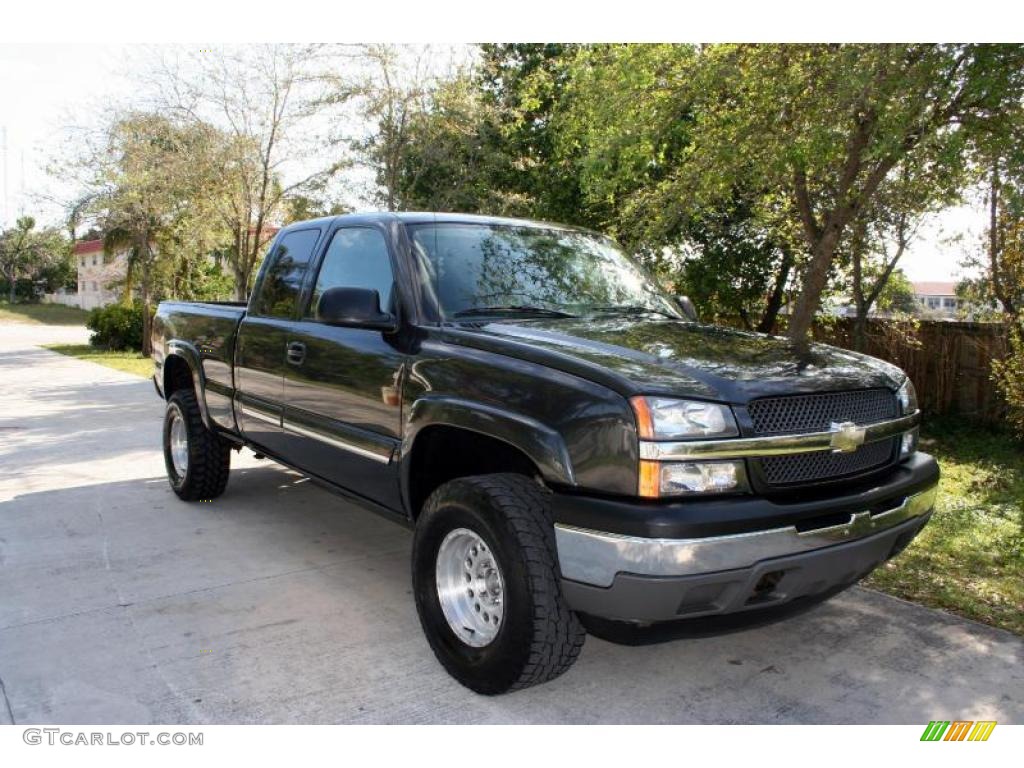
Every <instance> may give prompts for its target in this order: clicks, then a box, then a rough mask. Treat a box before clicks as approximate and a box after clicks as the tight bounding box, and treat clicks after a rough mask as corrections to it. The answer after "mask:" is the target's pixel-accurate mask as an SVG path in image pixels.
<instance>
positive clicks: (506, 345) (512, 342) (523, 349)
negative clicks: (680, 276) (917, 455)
mask: <svg viewBox="0 0 1024 768" xmlns="http://www.w3.org/2000/svg"><path fill="white" fill-rule="evenodd" d="M458 337H459V338H458V343H461V344H466V345H468V346H474V347H479V348H484V349H490V350H491V351H495V352H500V353H501V354H506V355H511V356H513V357H520V358H522V359H527V360H534V361H535V362H540V363H542V364H544V365H549V366H552V367H555V368H558V369H561V370H564V371H566V372H569V373H573V374H575V375H580V376H584V377H586V378H590V379H594V380H598V381H602V382H604V383H609V384H612V385H613V386H614V388H615V389H617V390H618V391H620V392H622V393H623V394H634V393H640V392H643V393H647V394H672V395H681V396H694V397H702V398H709V399H715V400H723V401H726V402H731V403H740V404H742V403H745V402H747V401H749V400H751V399H753V398H755V397H763V396H766V395H773V394H793V393H798V392H821V391H835V390H845V389H863V388H872V387H886V388H889V389H895V388H896V387H898V386H899V385H900V384H901V383H902V381H903V378H904V375H903V373H902V371H900V369H899V368H897V367H896V366H893V365H890V364H889V363H886V362H884V361H882V360H878V359H876V358H872V357H868V356H867V355H861V354H858V353H855V352H850V351H847V350H843V349H838V348H836V347H831V346H827V345H824V344H811V345H810V347H809V348H808V349H807V350H805V351H803V352H801V351H800V350H799V349H797V347H795V346H794V345H793V344H792V343H791V342H790V341H789V340H788V339H785V338H782V337H778V336H766V335H764V334H758V333H747V332H744V331H738V330H733V329H729V328H723V327H720V326H711V325H701V324H698V323H691V322H686V321H683V320H672V319H668V318H665V319H660V318H659V319H653V318H651V317H650V316H639V317H632V316H629V317H623V316H612V317H606V316H598V317H587V318H565V319H561V318H556V319H548V318H544V319H530V320H510V321H498V322H484V323H474V324H467V325H463V326H461V327H459V333H458ZM453 340H454V339H453Z"/></svg>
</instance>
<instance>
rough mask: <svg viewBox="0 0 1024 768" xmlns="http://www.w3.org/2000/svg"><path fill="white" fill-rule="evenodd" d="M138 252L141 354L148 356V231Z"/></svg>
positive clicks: (149, 260) (151, 351)
mask: <svg viewBox="0 0 1024 768" xmlns="http://www.w3.org/2000/svg"><path fill="white" fill-rule="evenodd" d="M139 253H141V254H142V354H143V355H144V356H146V357H149V356H150V355H152V354H153V343H152V339H150V335H151V333H152V328H151V325H152V324H151V322H150V310H149V279H150V266H151V265H150V262H151V261H152V258H153V254H152V253H151V252H150V250H149V232H148V231H147V232H146V233H145V238H144V239H143V242H142V244H141V246H140V247H139Z"/></svg>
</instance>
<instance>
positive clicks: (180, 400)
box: [163, 389, 231, 501]
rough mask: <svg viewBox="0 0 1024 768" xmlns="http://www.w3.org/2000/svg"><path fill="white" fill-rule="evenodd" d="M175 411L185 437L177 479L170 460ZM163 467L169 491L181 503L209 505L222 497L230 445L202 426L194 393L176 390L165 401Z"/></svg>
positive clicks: (201, 418) (228, 467)
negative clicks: (182, 467)
mask: <svg viewBox="0 0 1024 768" xmlns="http://www.w3.org/2000/svg"><path fill="white" fill-rule="evenodd" d="M175 411H177V412H178V413H179V414H180V415H181V418H182V420H183V421H184V423H185V431H186V434H187V436H188V467H187V469H186V470H185V473H184V475H179V474H178V472H177V471H176V470H175V468H174V462H173V460H172V458H171V446H170V443H171V440H170V434H171V423H172V421H173V419H174V414H175ZM163 446H164V465H165V466H166V467H167V479H168V480H169V481H170V483H171V488H172V489H173V490H174V492H175V493H176V494H177V495H178V498H179V499H183V500H184V501H209V500H210V499H215V498H217V497H218V496H220V495H221V494H222V493H224V489H225V488H226V487H227V484H228V475H229V474H230V471H231V444H230V443H229V442H228V441H226V440H224V439H223V438H222V437H220V436H219V435H217V434H216V433H214V432H211V431H210V430H209V429H207V428H206V425H205V424H203V417H202V414H201V413H200V412H199V403H198V402H197V401H196V396H195V393H194V392H192V391H191V390H184V389H182V390H178V391H177V392H175V393H174V394H173V395H171V397H170V399H169V400H168V401H167V411H166V413H165V415H164V433H163Z"/></svg>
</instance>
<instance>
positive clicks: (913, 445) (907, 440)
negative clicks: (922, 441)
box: [900, 427, 921, 458]
mask: <svg viewBox="0 0 1024 768" xmlns="http://www.w3.org/2000/svg"><path fill="white" fill-rule="evenodd" d="M920 434H921V430H920V429H918V428H917V427H914V428H913V429H911V430H910V431H908V432H904V433H903V439H902V440H901V441H900V458H903V457H904V456H909V455H910V454H912V453H913V452H914V451H916V450H917V440H918V437H919V436H920Z"/></svg>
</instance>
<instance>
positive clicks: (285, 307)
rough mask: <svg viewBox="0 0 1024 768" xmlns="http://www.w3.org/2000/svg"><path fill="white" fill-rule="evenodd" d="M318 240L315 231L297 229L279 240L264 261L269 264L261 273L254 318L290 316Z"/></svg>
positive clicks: (317, 230)
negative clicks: (261, 316)
mask: <svg viewBox="0 0 1024 768" xmlns="http://www.w3.org/2000/svg"><path fill="white" fill-rule="evenodd" d="M319 239H320V230H319V229H300V230H298V231H297V232H289V233H288V234H287V235H285V236H284V237H282V238H281V242H280V244H278V246H277V248H276V249H274V252H273V253H271V254H270V256H269V257H268V258H269V259H270V263H269V264H268V265H267V267H266V269H265V270H264V272H263V281H262V284H261V286H260V292H259V296H258V298H257V301H256V306H255V307H254V308H253V312H254V314H257V315H263V316H265V317H281V318H290V317H292V316H293V314H294V312H295V306H296V302H297V301H298V297H299V291H301V290H302V280H303V278H304V277H305V276H306V270H307V269H308V268H309V260H310V257H312V255H313V249H314V248H315V247H316V243H317V240H319Z"/></svg>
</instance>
